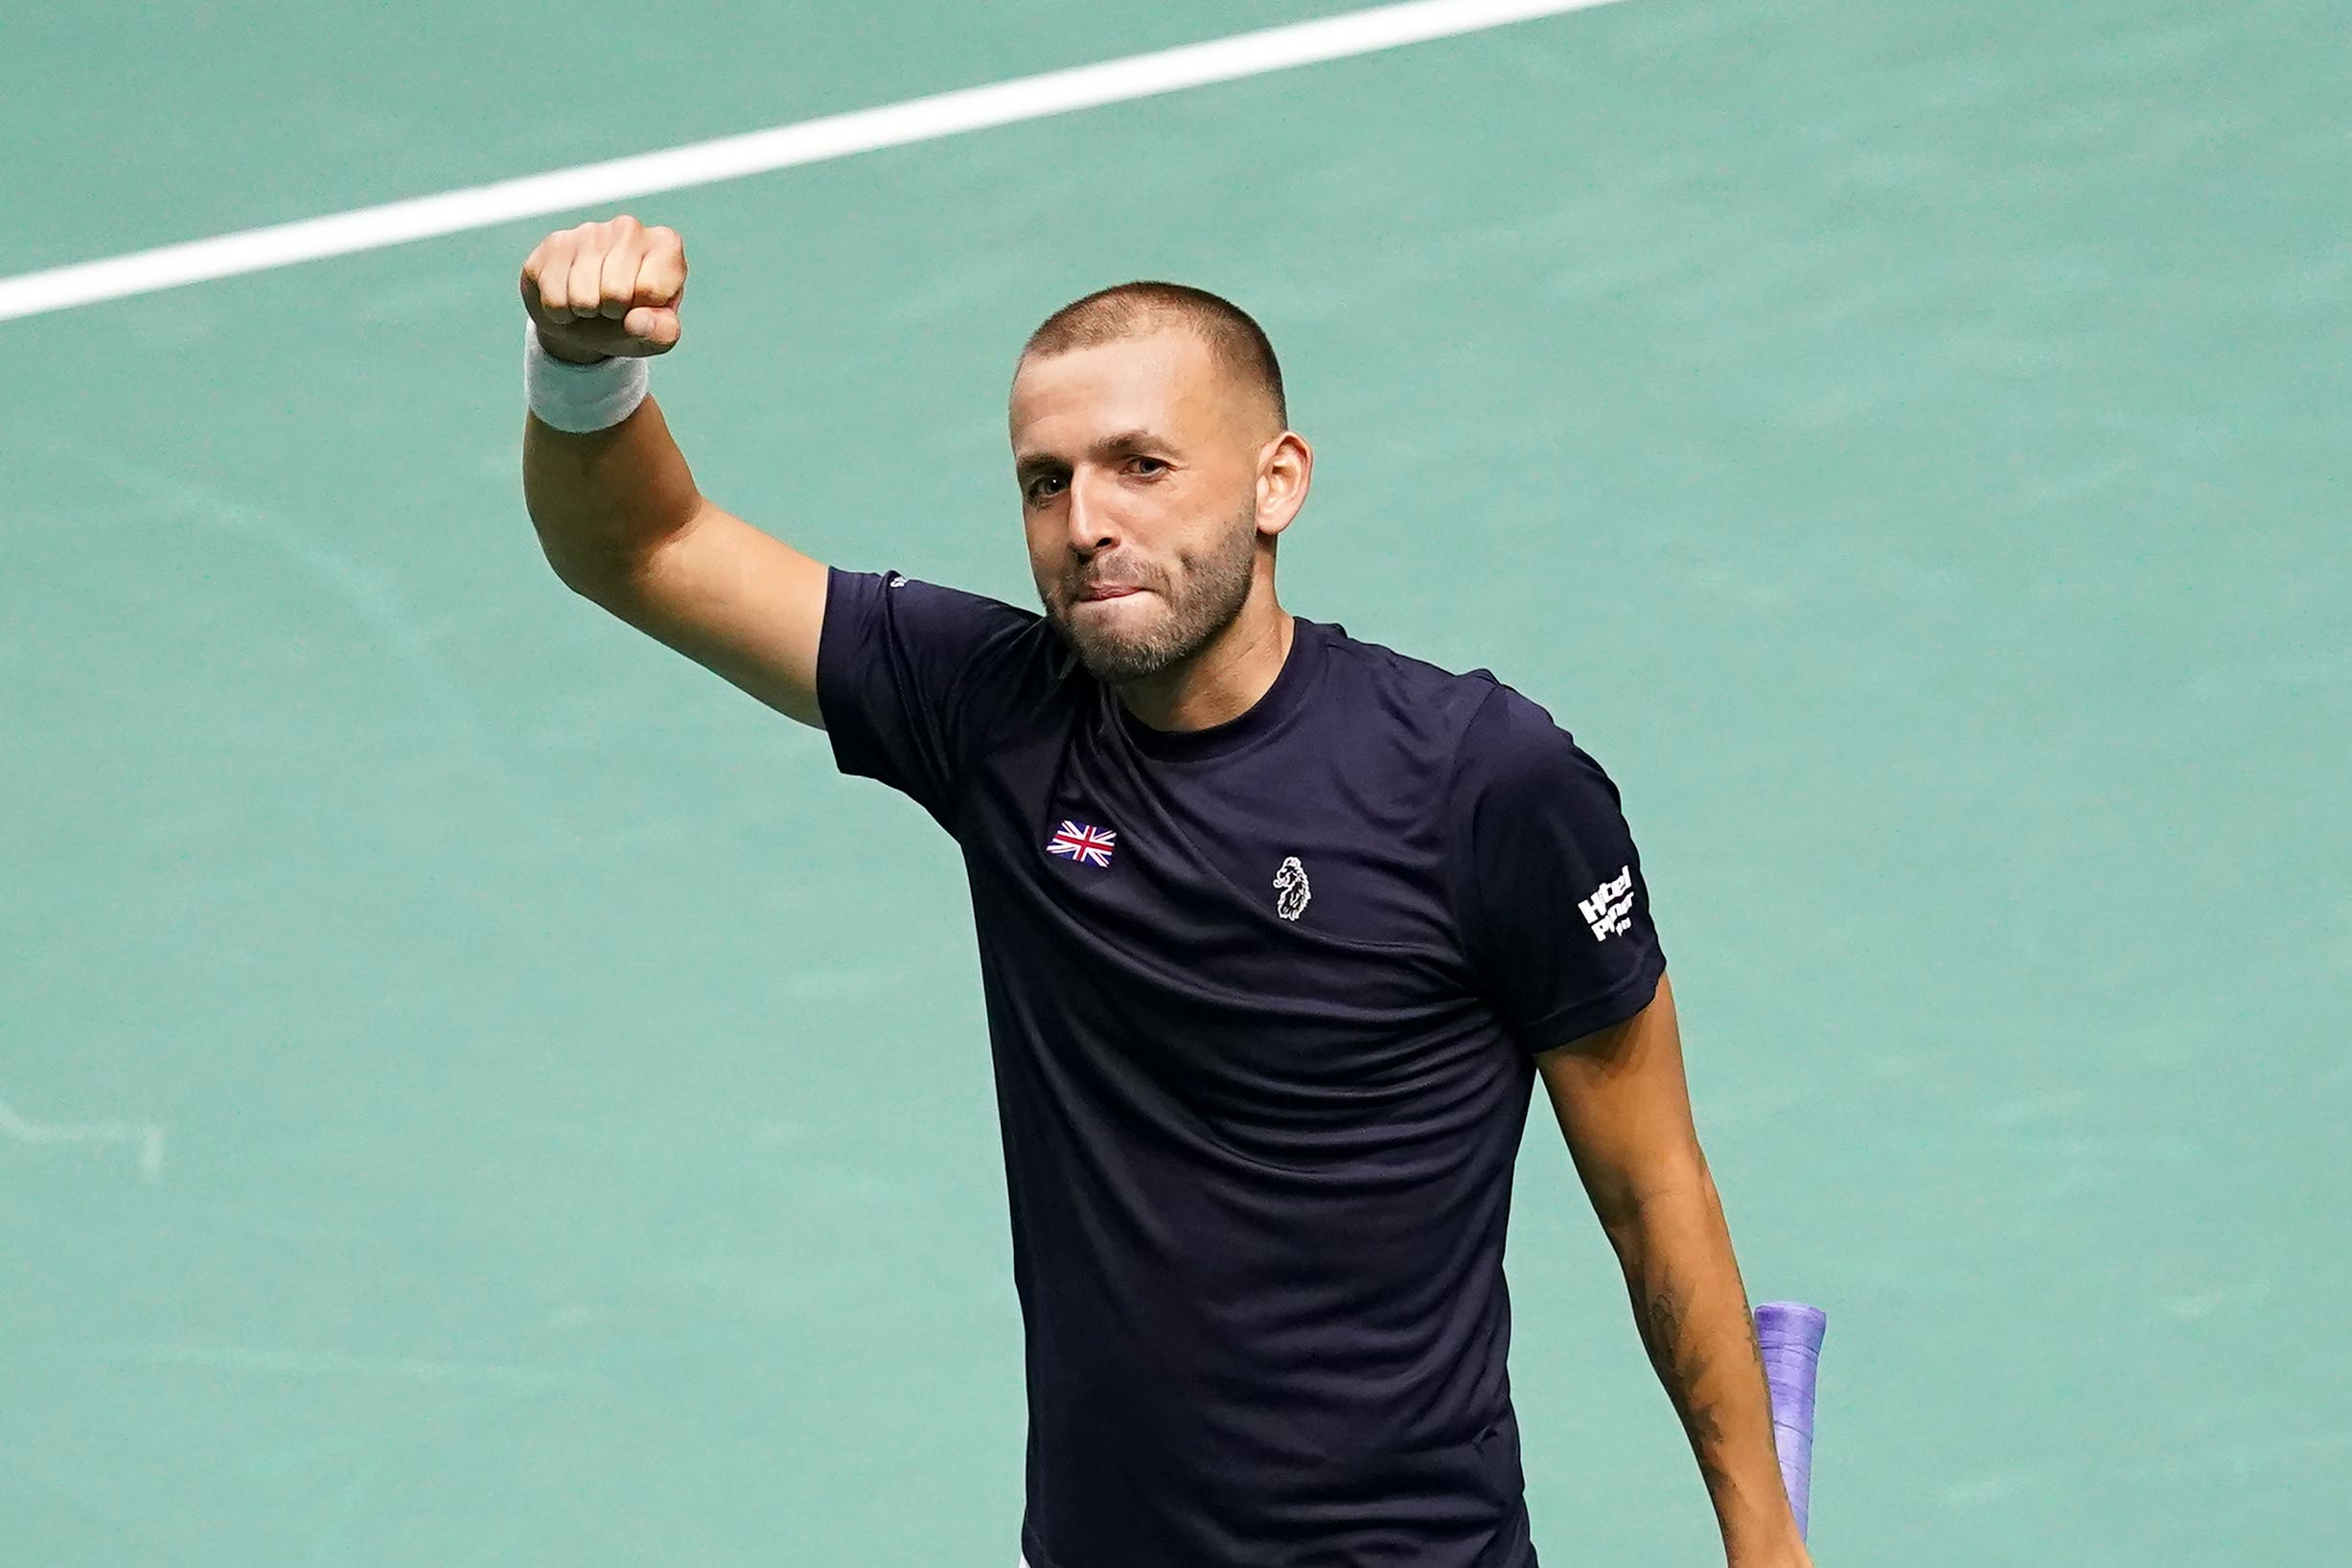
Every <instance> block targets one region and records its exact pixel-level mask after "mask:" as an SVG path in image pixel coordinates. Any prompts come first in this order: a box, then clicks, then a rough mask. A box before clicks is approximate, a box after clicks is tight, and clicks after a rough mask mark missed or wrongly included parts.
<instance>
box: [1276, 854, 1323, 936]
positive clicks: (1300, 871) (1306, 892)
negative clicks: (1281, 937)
mask: <svg viewBox="0 0 2352 1568" xmlns="http://www.w3.org/2000/svg"><path fill="white" fill-rule="evenodd" d="M1314 896H1315V889H1314V888H1309V887H1308V886H1307V885H1306V867H1305V866H1303V865H1300V864H1299V857H1298V856H1296V855H1285V856H1283V857H1282V868H1281V869H1280V870H1279V871H1277V872H1275V873H1274V912H1275V913H1277V914H1279V915H1280V916H1281V917H1282V918H1283V919H1285V920H1296V919H1298V918H1299V916H1301V915H1303V914H1304V913H1305V912H1306V901H1307V900H1308V899H1310V898H1312V897H1314Z"/></svg>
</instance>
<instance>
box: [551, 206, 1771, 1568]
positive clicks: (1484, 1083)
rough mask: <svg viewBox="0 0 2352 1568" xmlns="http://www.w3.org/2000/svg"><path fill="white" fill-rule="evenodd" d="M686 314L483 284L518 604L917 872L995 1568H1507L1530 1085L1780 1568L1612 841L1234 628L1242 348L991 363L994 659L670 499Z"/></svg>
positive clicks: (1712, 1455)
mask: <svg viewBox="0 0 2352 1568" xmlns="http://www.w3.org/2000/svg"><path fill="white" fill-rule="evenodd" d="M685 283H686V260H685V252H684V248H683V246H682V244H681V243H680V240H679V237H678V236H677V234H675V233H674V232H672V231H670V230H667V229H660V228H647V227H644V226H642V225H640V224H639V223H637V222H636V221H634V219H628V218H619V219H612V220H611V221H610V222H602V223H588V224H583V225H582V226H580V227H578V228H575V229H570V230H567V231H565V232H564V233H560V234H555V235H551V236H550V237H548V238H547V239H546V240H545V241H543V242H542V243H541V244H540V245H539V247H538V248H537V249H535V250H534V251H533V252H532V253H531V256H530V259H529V260H528V261H527V262H526V263H525V264H524V265H523V270H522V297H523V305H524V308H525V310H526V311H527V313H528V315H529V318H530V329H529V333H528V334H527V341H526V349H525V353H526V358H527V368H526V380H527V392H528V398H529V402H530V405H531V409H532V415H531V418H530V420H529V422H528V427H527V432H526V435H525V438H524V446H523V482H524V489H525V494H526V496H527V497H528V500H529V505H530V512H531V518H532V520H533V521H534V522H535V523H536V524H537V525H538V529H539V535H540V539H541V542H542V544H543V545H544V547H545V549H546V553H547V558H548V560H549V562H550V563H552V565H554V567H555V570H556V572H557V573H558V575H559V576H561V577H562V579H563V580H564V582H565V583H566V584H568V585H569V586H570V587H571V588H574V589H575V590H577V591H578V592H579V593H581V594H583V595H585V596H586V597H587V598H588V599H590V600H592V601H594V602H595V603H597V604H599V605H601V606H603V607H604V608H605V609H607V610H609V611H611V612H612V613H613V614H615V615H618V616H620V617H621V618H622V619H623V620H625V621H627V622H629V623H630V624H631V625H633V626H635V627H638V628H640V629H641V630H643V631H645V632H647V633H649V634H652V635H654V636H656V637H657V638H659V639H660V640H662V641H663V642H665V643H667V644H669V645H670V646H671V647H673V648H675V649H677V650H678V651H680V653H683V654H685V655H686V656H687V657H691V658H694V659H697V660H699V661H700V662H702V663H703V664H704V665H707V666H708V667H709V668H710V669H712V670H714V671H716V672H717V673H718V674H719V675H721V676H724V677H725V678H726V680H730V681H732V682H734V683H735V684H736V685H738V686H740V687H742V688H743V689H744V690H745V691H747V692H749V693H750V694H751V695H752V696H754V697H756V698H758V699H760V700H761V701H763V702H765V703H768V704H770V705H771V706H772V707H774V708H776V709H778V710H779V711H781V712H783V713H785V714H786V715H788V716H790V717H792V718H794V719H797V720H799V721H800V722H801V723H803V724H806V725H811V726H818V727H819V728H822V729H823V730H825V731H826V733H827V734H828V735H829V736H830V737H831V740H832V747H833V755H834V759H835V761H836V762H837V764H838V765H839V766H840V767H841V769H842V771H843V772H850V773H857V774H861V775H864V776H865V777H868V778H873V779H878V780H880V781H881V782H883V783H885V784H888V785H889V786H891V787H892V788H894V789H897V790H901V791H904V792H905V793H906V794H907V795H909V796H912V797H913V798H914V800H915V801H916V802H917V803H919V804H920V805H921V806H922V808H923V809H924V810H925V811H926V812H928V813H929V814H930V815H931V816H932V818H933V819H934V820H936V821H937V822H938V824H939V825H940V826H941V827H942V828H945V829H946V830H947V831H948V832H949V833H950V834H951V835H952V836H953V837H954V838H955V840H956V842H957V845H958V846H959V847H960V849H961V851H962V854H963V860H964V865H965V869H966V871H967V873H968V875H969V878H970V882H971V889H972V907H973V912H974V918H975V923H976V924H977V926H978V929H979V937H980V972H981V983H982V988H983V991H984V994H985V997H986V1003H987V1015H988V1026H989V1038H990V1044H991V1047H992V1049H993V1054H994V1062H995V1070H996V1084H997V1096H998V1112H999V1117H1000V1120H1001V1123H1002V1127H1003V1140H1004V1164H1005V1175H1006V1182H1007V1186H1008V1188H1009V1189H1010V1193H1011V1200H1012V1234H1013V1277H1014V1280H1015V1283H1016V1285H1017V1287H1018V1290H1019V1293H1020V1298H1021V1305H1022V1313H1023V1319H1024V1323H1025V1326H1026V1372H1027V1385H1028V1403H1029V1436H1028V1454H1027V1498H1026V1504H1027V1507H1026V1518H1025V1520H1024V1523H1023V1528H1022V1534H1021V1547H1022V1550H1023V1553H1024V1556H1026V1560H1027V1562H1028V1563H1029V1564H1030V1565H1031V1568H1273V1565H1278V1564H1280V1565H1290V1568H1526V1565H1529V1564H1533V1563H1534V1561H1535V1551H1534V1547H1533V1543H1532V1542H1531V1540H1530V1537H1529V1529H1528V1515H1527V1509H1526V1504H1525V1501H1524V1495H1523V1494H1524V1490H1525V1485H1524V1482H1523V1479H1522V1476H1521V1470H1520V1455H1519V1431H1518V1426H1517V1423H1516V1422H1515V1420H1514V1419H1513V1417H1512V1413H1511V1401H1510V1381H1509V1378H1508V1375H1507V1372H1506V1369H1505V1356H1506V1351H1507V1348H1508V1345H1509V1341H1510V1303H1509V1301H1508V1299H1507V1297H1506V1293H1505V1288H1504V1280H1503V1237H1504V1225H1505V1221H1506V1218H1507V1216H1508V1213H1509V1210H1510V1191H1511V1171H1512V1162H1513V1157H1514V1153H1515V1151H1516V1150H1517V1148H1518V1145H1519V1141H1520V1138H1521V1135H1522V1133H1523V1131H1524V1128H1525V1124H1526V1118H1527V1113H1528V1107H1529V1103H1530V1100H1531V1095H1532V1087H1533V1083H1534V1081H1535V1080H1536V1079H1537V1078H1540V1079H1541V1080H1542V1082H1543V1085H1544V1088H1545V1090H1546V1091H1547V1093H1548V1095H1549V1097H1550V1099H1551V1103H1552V1107H1553V1109H1554V1111H1555V1112H1556V1114H1557V1117H1558V1121H1559V1125H1560V1128H1561V1130H1562V1132H1563V1133H1564V1134H1565V1135H1566V1138H1567V1142H1568V1147H1569V1150H1570V1152H1571V1154H1572V1155H1573V1156H1574V1159H1575V1164H1576V1167H1577V1170H1578V1172H1579V1173H1580V1176H1581V1178H1582V1180H1583V1184H1584V1187H1585V1189H1586V1191H1587V1192H1588V1193H1589V1194H1590V1196H1591V1200H1592V1203H1593V1206H1594V1208H1595V1209H1596V1210H1597V1211H1599V1214H1600V1218H1601V1223H1602V1225H1603V1228H1604V1229H1605V1230H1606V1232H1607V1234H1608V1238H1609V1240H1610V1242H1611V1243H1612V1244H1613V1245H1614V1246H1615V1248H1616V1251H1617V1255H1618V1257H1620V1258H1621V1259H1622V1260H1623V1262H1624V1266H1625V1274H1626V1282H1627V1284H1628V1286H1629V1288H1630V1290H1631V1293H1632V1299H1633V1306H1634V1320H1635V1323H1636V1325H1637V1326H1638V1327H1639V1329H1640V1332H1641V1336H1642V1340H1643V1342H1644V1344H1645V1345H1646V1346H1647V1347H1648V1349H1649V1357H1650V1360H1651V1362H1652V1363H1653V1365H1655V1367H1656V1368H1657V1372H1658V1376H1659V1378H1660V1380H1661V1381H1662V1382H1663V1383H1664V1384H1665V1387H1666V1392H1667V1394H1668V1395H1669V1396H1670V1397H1671V1398H1672V1401H1673V1405H1674V1408H1675V1410H1676V1411H1677V1412H1678V1413H1679V1414H1680V1416H1681V1418H1682V1423H1683V1426H1684V1428H1685V1429H1686V1430H1687V1431H1688V1433H1689V1435H1690V1440H1691V1445H1692V1448H1693V1451H1694V1452H1695V1455H1696V1458H1697V1461H1698V1469H1699V1471H1700V1474H1701V1476H1702V1478H1703V1479H1704V1482H1705V1485H1706V1488H1707V1492H1708V1495H1709V1497H1710V1498H1711V1499H1712V1502H1713V1505H1714V1510H1715V1514H1716V1518H1717V1520H1718V1523H1719V1525H1720V1528H1721V1532H1722V1537H1723V1543H1724V1548H1725V1554H1726V1558H1727V1561H1728V1562H1729V1564H1730V1565H1731V1568H1794V1565H1802V1564H1805V1563H1806V1562H1807V1557H1806V1555H1805V1548H1804V1546H1803V1545H1802V1543H1801V1541H1800V1539H1799V1536H1798V1533H1797V1529H1796V1524H1795V1521H1794V1519H1793V1518H1792V1516H1791V1514H1790V1510H1789V1508H1788V1504H1787V1498H1786V1497H1785V1496H1784V1494H1783V1492H1782V1488H1781V1479H1780V1472H1779V1468H1778V1465H1777V1463H1776V1460H1775V1456H1774V1453H1773V1438H1772V1424H1771V1416H1770V1410H1769V1404H1768V1399H1767V1395H1766V1392H1765V1385H1764V1375H1763V1372H1762V1369H1761V1364H1760V1362H1759V1358H1758V1355H1757V1349H1756V1340H1755V1336H1754V1332H1753V1329H1752V1327H1751V1326H1750V1323H1749V1318H1748V1310H1747V1298H1746V1294H1745V1291H1744V1289H1743V1287H1742V1286H1741V1280H1740V1272H1739V1268H1738V1265H1737V1264H1736V1262H1735V1261H1734V1259H1733V1255H1732V1247H1731V1240H1730V1236H1729V1234H1727V1232H1726V1230H1725V1227H1724V1222H1723V1214H1722V1210H1721V1208H1720V1206H1719V1204H1718V1200H1717V1196H1716V1189H1715V1186H1714V1183H1713V1181H1712V1180H1711V1179H1710V1177H1709V1175H1708V1171H1707V1163H1706V1160H1705V1158H1704V1157H1703V1156H1702V1154H1701V1153H1700V1150H1699V1144H1698V1141H1697V1138H1696V1135H1695V1133H1694V1131H1693V1129H1692V1122H1691V1114H1690V1103H1689V1098H1688V1095H1687V1093H1686V1091H1685V1088H1684V1081H1683V1068H1682V1059H1681V1048H1680V1044H1679V1040H1678V1037H1677V1032H1676V1027H1675V1022H1674V1004H1673V998H1672V993H1671V991H1670V989H1669V987H1668V985H1667V982H1666V973H1665V960H1664V958H1663V957H1661V955H1660V951H1659V945H1658V938H1657V934H1656V932H1655V930H1654V928H1653V926H1652V924H1651V919H1650V910H1649V890H1648V888H1647V887H1646V886H1645V884H1644V882H1643V880H1642V869H1641V863H1640V859H1639V857H1638V856H1637V855H1636V854H1635V852H1634V846H1633V842H1632V839H1631V838H1630V837H1629V835H1628V834H1627V832H1626V823H1625V820H1624V819H1623V817H1622V816H1621V815H1620V812H1619V806H1618V796H1617V791H1616V789H1615V788H1614V787H1613V786H1612V785H1611V784H1610V782H1609V780H1608V778H1607V777H1606V776H1605V775H1604V774H1603V772H1602V771H1601V769H1600V768H1599V766H1598V765H1596V764H1595V763H1594V762H1593V760H1592V759H1591V758H1590V757H1588V756H1587V755H1585V754H1584V752H1583V751H1581V750H1580V749H1578V747H1577V746H1576V745H1575V743H1574V742H1573V741H1571V740H1570V738H1569V737H1568V735H1567V734H1566V733H1564V732H1563V731H1562V730H1561V729H1560V728H1559V727H1558V726H1556V725H1555V724H1554V723H1553V721H1552V719H1551V717H1550V716H1549V715H1548V714H1547V713H1546V712H1545V711H1544V710H1543V709H1542V708H1541V707H1538V706H1537V705H1536V704H1535V703H1533V702H1531V701H1529V700H1528V699H1527V698H1525V697H1522V696H1521V695H1519V694H1518V693H1517V692H1515V691H1513V690H1512V689H1511V688H1510V687H1509V686H1507V685H1504V684H1503V683H1502V682H1500V681H1498V680H1495V679H1494V678H1493V677H1492V676H1490V675H1488V674H1487V673H1486V672H1485V671H1476V672H1473V673H1471V674H1469V675H1453V674H1449V673H1447V672H1445V671H1443V670H1440V669H1437V668H1435V667H1433V666H1431V665H1428V664H1424V663H1421V662H1419V661H1418V660H1416V659H1412V658H1408V657H1404V656H1403V655H1400V654H1396V653H1392V652H1391V651H1390V650H1388V649H1386V648H1382V647H1379V646H1377V645H1375V644H1372V643H1368V642H1364V641H1361V640H1358V639H1357V638H1354V637H1351V636H1349V635H1348V634H1347V633H1346V632H1345V631H1344V630H1342V629H1341V628H1340V627H1338V626H1336V625H1332V624H1329V623H1327V622H1317V621H1311V620H1308V619H1306V618H1304V617H1303V616H1297V615H1292V614H1290V613H1289V612H1287V611H1284V610H1283V608H1282V606H1281V604H1280V601H1279V600H1278V598H1277V597H1276V593H1275V558H1276V548H1277V545H1278V544H1279V542H1280V539H1281V537H1282V534H1283V532H1284V531H1285V530H1286V529H1288V528H1289V527H1290V526H1291V524H1292V523H1293V521H1294V520H1295V519H1297V518H1298V515H1299V510H1300V508H1301V506H1303V504H1304V503H1305V500H1306V496H1307V487H1308V482H1309V480H1310V479H1311V477H1312V475H1313V473H1314V454H1313V452H1312V451H1311V450H1310V449H1309V448H1308V446H1307V444H1306V442H1305V441H1304V440H1303V439H1302V438H1301V437H1300V436H1299V435H1298V434H1297V433H1296V432H1295V431H1293V430H1292V429H1290V427H1289V420H1288V416H1287V414H1286V412H1285V409H1284V405H1283V398H1282V380H1281V374H1280V370H1279V368H1278V367H1277V364H1276V361H1275V356H1274V351H1273V349H1272V348H1271V347H1270V346H1269V345H1268V343H1267V341H1266V338H1265V335H1264V334H1263V333H1261V332H1260V331H1259V330H1258V328H1257V324H1256V323H1255V322H1253V321H1252V320H1251V319H1250V318H1249V317H1248V316H1247V315H1245V314H1243V313H1242V312H1241V311H1239V310H1237V309H1235V308H1234V306H1232V305H1230V304H1228V303H1226V302H1225V301H1224V300H1221V299H1218V298H1216V297H1214V296H1212V295H1210V294H1206V293H1203V292H1200V291H1198V290H1195V289H1190V288H1179V287H1174V286H1169V285H1164V284H1134V285H1128V286H1125V287H1122V288H1112V289H1108V290H1105V291H1104V292H1102V293H1099V294H1095V295H1093V296H1091V297H1089V298H1086V299H1083V300H1080V301H1078V302H1077V303H1075V304H1073V305H1071V306H1068V307H1066V308H1064V309H1063V310H1061V311H1056V312H1055V313H1054V314H1053V316H1052V317H1051V318H1050V319H1049V320H1048V321H1047V322H1046V324H1045V325H1044V326H1042V327H1040V328H1039V329H1038V330H1037V332H1036V334H1035V335H1033V336H1032V337H1031V338H1030V339H1029V341H1028V344H1027V346H1026V348H1025V349H1024V351H1023V353H1022V355H1021V357H1020V361H1019V365H1018V368H1017V370H1016V371H1015V374H1014V377H1013V385H1012V398H1011V435H1012V458H1013V476H1014V479H1015V482H1016V484H1017V486H1018V490H1019V496H1020V507H1021V519H1022V526H1023V532H1024V534H1025V536H1026V542H1027V545H1028V556H1029V567H1030V570H1031V572H1032V573H1033V574H1034V576H1035V578H1036V583H1037V591H1038V596H1039V598H1040V599H1041V600H1042V601H1043V604H1044V611H1045V612H1044V614H1043V615H1042V616H1040V615H1037V614H1033V613H1031V612H1029V611H1025V610H1019V609H1015V608H1014V607H1012V606H1009V605H1004V604H1000V603H997V602H995V601H993V600H990V599H986V598H981V597H978V596H976V595H973V594H970V593H963V592H958V591H957V590H956V589H954V588H942V587H934V586H932V585H930V584H927V583H921V582H916V581H914V580H912V579H911V578H907V577H902V576H899V575H898V574H896V573H892V572H883V573H865V572H853V571H845V570H838V569H836V570H828V569H827V568H826V567H824V566H822V565H819V564H818V563H816V562H815V561H812V560H810V559H809V558H808V557H806V556H804V555H801V554H800V553H799V552H797V551H796V550H794V549H792V548H791V547H790V546H788V545H786V544H783V543H780V542H777V541H776V540H775V539H773V538H772V537H770V536H769V535H767V534H765V533H762V532H760V531H759V530H757V529H755V528H753V527H751V526H750V525H749V524H748V523H746V522H744V521H742V520H741V519H737V518H735V517H733V516H730V515H729V514H728V513H726V512H725V511H722V510H721V509H720V508H719V507H717V506H716V505H714V504H712V503H711V502H710V501H709V500H708V499H706V498H705V497H704V496H703V495H702V493H701V492H700V491H699V490H697V489H696V487H695V482H694V477H693V475H692V473H689V472H688V470H687V467H686V462H685V459H684V458H683V457H682V456H681V455H680V452H679V449H678V447H677V445H676V443H675V442H674V441H673V440H672V439H671V435H670V431H669V427H667V426H666V425H665V424H664V423H663V420H662V417H661V412H660V410H659V408H658V407H657V405H656V404H655V403H654V402H653V401H652V400H651V399H650V398H649V397H648V396H647V395H646V382H647V373H646V366H647V362H648V360H649V359H650V358H652V357H655V356H657V355H660V354H663V353H666V352H667V351H668V350H670V349H672V348H674V347H676V346H677V344H678V341H679V334H680V319H679V307H680V301H681V299H682V297H683V293H684V289H685ZM872 477H873V479H874V481H875V484H874V488H875V490H876V491H877V493H881V492H885V491H887V487H888V478H889V475H888V471H887V469H885V468H882V467H880V466H879V465H877V467H876V468H875V470H874V473H873V475H872ZM1542 1317H1543V1314H1538V1321H1539V1322H1540V1321H1541V1320H1542Z"/></svg>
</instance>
